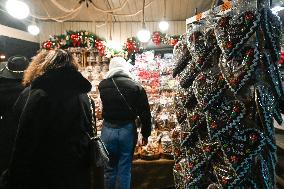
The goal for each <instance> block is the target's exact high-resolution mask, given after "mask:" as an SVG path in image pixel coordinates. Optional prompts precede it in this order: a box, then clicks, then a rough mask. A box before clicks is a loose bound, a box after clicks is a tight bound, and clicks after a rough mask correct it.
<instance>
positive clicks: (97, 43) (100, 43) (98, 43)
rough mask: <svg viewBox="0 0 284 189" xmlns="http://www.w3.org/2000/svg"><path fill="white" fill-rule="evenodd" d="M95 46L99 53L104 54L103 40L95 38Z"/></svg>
mask: <svg viewBox="0 0 284 189" xmlns="http://www.w3.org/2000/svg"><path fill="white" fill-rule="evenodd" d="M95 48H96V49H98V50H99V52H100V54H101V55H104V54H105V45H104V43H103V41H101V40H96V41H95Z"/></svg>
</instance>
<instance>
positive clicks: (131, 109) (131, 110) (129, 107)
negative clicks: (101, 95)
mask: <svg viewBox="0 0 284 189" xmlns="http://www.w3.org/2000/svg"><path fill="white" fill-rule="evenodd" d="M111 80H112V82H113V84H114V86H115V88H116V90H117V91H118V93H119V94H120V96H121V97H122V99H123V101H124V102H125V104H126V105H127V107H128V109H129V110H130V112H134V111H133V108H131V106H130V105H129V104H128V102H127V101H126V99H125V97H124V96H123V94H122V93H121V92H120V90H119V88H118V86H117V85H116V83H115V81H114V79H113V78H111Z"/></svg>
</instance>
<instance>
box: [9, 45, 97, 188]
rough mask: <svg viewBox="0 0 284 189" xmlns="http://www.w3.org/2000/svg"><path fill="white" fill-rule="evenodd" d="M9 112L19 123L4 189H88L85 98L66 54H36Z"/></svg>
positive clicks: (86, 88)
mask: <svg viewBox="0 0 284 189" xmlns="http://www.w3.org/2000/svg"><path fill="white" fill-rule="evenodd" d="M23 83H24V85H26V86H28V87H27V88H26V89H25V90H24V91H23V92H22V94H21V95H20V97H19V98H18V100H17V102H16V104H15V107H16V114H17V115H18V119H19V129H18V133H17V137H16V145H15V148H14V153H13V158H12V161H11V165H10V167H9V174H8V175H9V177H8V185H9V188H10V189H89V188H91V164H90V159H89V157H90V154H89V148H88V142H89V140H88V137H87V134H86V132H88V133H89V134H90V135H92V128H91V124H90V116H91V113H90V104H89V100H88V96H87V92H89V91H90V89H91V84H90V83H89V82H88V81H87V80H86V79H85V78H84V77H83V76H82V75H81V74H80V73H79V72H78V65H77V64H76V63H75V61H74V59H73V57H72V55H71V53H69V52H66V51H63V50H53V51H49V52H41V53H39V54H38V55H37V56H36V57H35V58H34V60H33V62H32V63H31V64H30V66H29V67H28V69H27V71H26V72H25V75H24V81H23Z"/></svg>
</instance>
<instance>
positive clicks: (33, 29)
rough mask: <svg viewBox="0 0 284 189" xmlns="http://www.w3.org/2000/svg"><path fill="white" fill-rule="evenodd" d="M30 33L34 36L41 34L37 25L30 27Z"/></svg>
mask: <svg viewBox="0 0 284 189" xmlns="http://www.w3.org/2000/svg"><path fill="white" fill-rule="evenodd" d="M28 32H29V33H30V34H32V35H38V34H39V28H38V26H36V25H29V26H28Z"/></svg>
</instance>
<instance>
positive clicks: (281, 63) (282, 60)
mask: <svg viewBox="0 0 284 189" xmlns="http://www.w3.org/2000/svg"><path fill="white" fill-rule="evenodd" d="M279 64H280V65H284V52H281V56H280V60H279Z"/></svg>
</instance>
